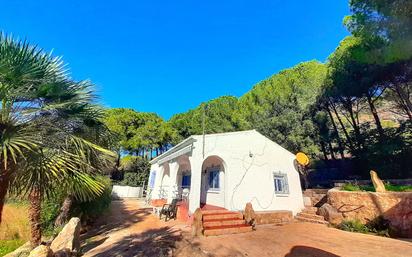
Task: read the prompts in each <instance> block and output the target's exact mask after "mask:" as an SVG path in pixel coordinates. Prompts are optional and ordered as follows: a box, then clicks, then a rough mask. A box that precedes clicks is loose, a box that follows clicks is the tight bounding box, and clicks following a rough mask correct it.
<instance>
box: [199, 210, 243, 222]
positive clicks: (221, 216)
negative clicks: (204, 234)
mask: <svg viewBox="0 0 412 257" xmlns="http://www.w3.org/2000/svg"><path fill="white" fill-rule="evenodd" d="M221 219H243V214H242V213H240V212H223V213H213V214H204V215H203V221H209V220H221Z"/></svg>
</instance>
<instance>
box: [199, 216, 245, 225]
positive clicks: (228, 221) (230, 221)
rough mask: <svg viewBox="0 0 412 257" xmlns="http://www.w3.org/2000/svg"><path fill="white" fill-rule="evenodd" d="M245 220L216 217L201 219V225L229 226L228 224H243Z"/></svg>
mask: <svg viewBox="0 0 412 257" xmlns="http://www.w3.org/2000/svg"><path fill="white" fill-rule="evenodd" d="M243 224H245V220H242V219H239V218H237V219H216V220H208V221H203V227H216V226H230V225H243Z"/></svg>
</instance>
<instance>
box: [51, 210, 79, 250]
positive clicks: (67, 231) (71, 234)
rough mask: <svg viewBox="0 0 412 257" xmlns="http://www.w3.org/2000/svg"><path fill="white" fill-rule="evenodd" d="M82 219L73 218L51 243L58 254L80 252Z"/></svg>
mask: <svg viewBox="0 0 412 257" xmlns="http://www.w3.org/2000/svg"><path fill="white" fill-rule="evenodd" d="M80 227H81V224H80V219H79V218H71V219H70V221H69V222H68V223H67V224H66V225H65V226H64V228H63V229H62V231H60V233H59V235H57V237H56V238H55V239H54V240H53V242H52V243H51V245H50V248H51V250H52V251H53V252H54V253H55V255H56V254H60V253H67V252H69V253H74V254H76V253H79V251H80Z"/></svg>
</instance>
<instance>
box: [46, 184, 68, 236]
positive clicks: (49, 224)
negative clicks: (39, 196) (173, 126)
mask: <svg viewBox="0 0 412 257" xmlns="http://www.w3.org/2000/svg"><path fill="white" fill-rule="evenodd" d="M65 197H66V193H65V192H64V191H59V192H56V193H55V194H53V195H50V196H49V197H47V198H45V199H44V201H43V202H42V205H41V216H40V217H41V226H42V229H43V234H44V235H45V236H51V235H53V234H55V232H56V231H55V228H54V221H55V220H56V218H57V216H58V215H59V213H60V208H61V206H62V204H63V201H64V198H65Z"/></svg>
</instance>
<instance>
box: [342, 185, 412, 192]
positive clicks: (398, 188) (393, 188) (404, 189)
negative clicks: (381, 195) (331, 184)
mask: <svg viewBox="0 0 412 257" xmlns="http://www.w3.org/2000/svg"><path fill="white" fill-rule="evenodd" d="M385 188H386V190H387V191H392V192H408V191H412V186H411V185H407V186H397V185H391V184H390V183H386V184H385ZM342 190H344V191H368V192H375V188H374V187H373V186H372V185H358V184H353V183H347V184H345V185H343V186H342Z"/></svg>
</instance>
